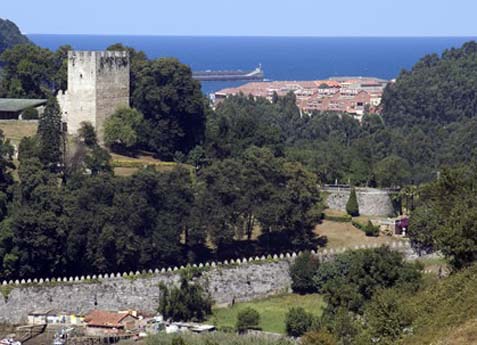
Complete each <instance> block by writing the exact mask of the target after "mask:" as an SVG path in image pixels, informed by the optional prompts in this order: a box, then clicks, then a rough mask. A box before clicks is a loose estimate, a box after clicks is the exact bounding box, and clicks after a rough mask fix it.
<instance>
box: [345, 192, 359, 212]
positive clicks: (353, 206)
mask: <svg viewBox="0 0 477 345" xmlns="http://www.w3.org/2000/svg"><path fill="white" fill-rule="evenodd" d="M346 212H348V214H349V215H350V216H351V217H358V216H359V205H358V197H357V195H356V189H354V188H353V189H351V193H350V194H349V199H348V202H347V203H346Z"/></svg>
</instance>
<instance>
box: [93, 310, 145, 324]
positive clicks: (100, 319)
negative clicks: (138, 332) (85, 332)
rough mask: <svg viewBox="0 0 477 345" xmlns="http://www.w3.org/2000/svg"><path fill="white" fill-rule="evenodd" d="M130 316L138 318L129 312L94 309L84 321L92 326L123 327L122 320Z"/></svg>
mask: <svg viewBox="0 0 477 345" xmlns="http://www.w3.org/2000/svg"><path fill="white" fill-rule="evenodd" d="M128 316H131V317H133V318H135V319H136V317H135V316H133V315H131V314H129V313H111V312H107V311H102V310H93V311H92V312H90V313H89V314H88V315H86V316H85V318H84V321H85V322H86V323H87V324H88V326H92V327H110V328H121V327H123V325H122V324H121V321H123V320H124V319H125V318H126V317H128Z"/></svg>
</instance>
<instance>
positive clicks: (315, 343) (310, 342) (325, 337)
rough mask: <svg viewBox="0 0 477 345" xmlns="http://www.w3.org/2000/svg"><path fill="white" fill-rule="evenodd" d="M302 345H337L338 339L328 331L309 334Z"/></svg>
mask: <svg viewBox="0 0 477 345" xmlns="http://www.w3.org/2000/svg"><path fill="white" fill-rule="evenodd" d="M301 344H302V345H337V344H338V342H337V340H336V338H335V337H334V336H333V335H332V334H331V333H329V332H328V331H319V332H309V333H307V334H305V336H304V337H303V338H302V341H301Z"/></svg>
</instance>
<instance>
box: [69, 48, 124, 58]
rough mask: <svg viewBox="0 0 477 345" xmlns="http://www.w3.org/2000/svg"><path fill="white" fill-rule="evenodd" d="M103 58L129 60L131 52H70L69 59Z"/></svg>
mask: <svg viewBox="0 0 477 345" xmlns="http://www.w3.org/2000/svg"><path fill="white" fill-rule="evenodd" d="M101 57H107V58H111V57H122V58H129V52H128V51H127V50H121V51H120V50H112V51H111V50H70V51H68V58H80V59H89V58H101Z"/></svg>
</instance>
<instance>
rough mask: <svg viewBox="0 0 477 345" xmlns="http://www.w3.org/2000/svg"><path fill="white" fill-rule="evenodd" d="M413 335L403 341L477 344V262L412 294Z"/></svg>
mask: <svg viewBox="0 0 477 345" xmlns="http://www.w3.org/2000/svg"><path fill="white" fill-rule="evenodd" d="M405 303H409V304H410V306H411V310H412V313H413V314H414V315H415V319H414V322H413V324H412V328H413V335H411V336H407V337H405V338H404V339H403V340H402V341H401V344H403V345H424V344H426V345H427V344H436V345H437V344H477V342H476V339H477V336H476V333H477V332H476V328H475V326H476V322H475V321H476V317H477V265H476V266H473V267H471V268H468V269H466V270H464V271H461V272H458V273H456V274H453V275H451V276H449V277H448V278H446V279H443V280H441V281H438V282H436V283H435V284H432V285H431V286H429V287H428V288H426V289H424V290H422V291H420V292H418V293H417V294H416V295H414V296H412V297H410V298H409V300H408V301H406V302H405Z"/></svg>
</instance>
